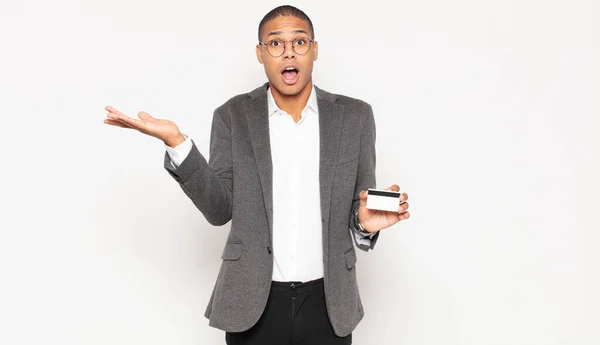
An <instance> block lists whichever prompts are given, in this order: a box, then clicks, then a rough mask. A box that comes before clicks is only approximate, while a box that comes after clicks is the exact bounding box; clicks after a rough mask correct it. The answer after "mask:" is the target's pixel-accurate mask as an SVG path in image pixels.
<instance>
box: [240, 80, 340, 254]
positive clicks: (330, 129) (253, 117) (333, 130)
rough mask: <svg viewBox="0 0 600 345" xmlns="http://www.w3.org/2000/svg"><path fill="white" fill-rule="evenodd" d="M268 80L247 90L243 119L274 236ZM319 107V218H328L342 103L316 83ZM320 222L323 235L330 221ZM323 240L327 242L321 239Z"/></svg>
mask: <svg viewBox="0 0 600 345" xmlns="http://www.w3.org/2000/svg"><path fill="white" fill-rule="evenodd" d="M267 88H268V83H266V84H265V85H263V86H261V87H259V88H257V89H256V90H254V91H252V92H251V93H250V98H249V99H247V100H245V101H244V102H243V104H244V111H245V114H246V123H247V125H248V132H249V134H250V140H251V142H252V149H253V151H254V157H255V159H256V165H257V167H258V175H259V178H260V183H261V189H262V194H263V200H264V203H265V210H266V212H267V221H268V224H269V233H270V235H271V238H273V161H272V158H271V141H270V140H271V139H270V135H269V114H268V105H267ZM315 91H316V93H317V104H318V107H319V115H318V117H319V140H320V151H319V183H320V193H321V200H320V202H321V218H322V219H324V220H328V219H329V212H330V205H331V188H332V186H333V177H334V171H335V162H336V159H337V156H338V151H339V143H340V137H341V134H342V131H341V129H342V125H343V119H344V118H343V115H344V106H343V105H340V104H336V103H335V101H336V99H337V98H336V97H335V96H334V95H332V94H330V93H328V92H325V91H323V90H321V89H319V88H317V87H316V86H315ZM325 224H326V225H327V226H325V225H324V226H323V235H324V237H323V238H327V236H326V234H327V231H328V229H329V222H328V221H327V222H326V223H325ZM324 244H326V243H324Z"/></svg>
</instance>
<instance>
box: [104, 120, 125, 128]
mask: <svg viewBox="0 0 600 345" xmlns="http://www.w3.org/2000/svg"><path fill="white" fill-rule="evenodd" d="M104 123H106V124H107V125H111V126H117V127H123V128H131V127H130V126H127V125H126V124H124V123H123V122H121V121H117V120H111V119H105V120H104Z"/></svg>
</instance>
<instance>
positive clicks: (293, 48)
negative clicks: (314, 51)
mask: <svg viewBox="0 0 600 345" xmlns="http://www.w3.org/2000/svg"><path fill="white" fill-rule="evenodd" d="M299 38H303V37H298V38H295V39H293V40H291V41H290V40H287V41H284V40H280V39H277V38H274V39H272V40H269V41H268V42H267V43H265V42H262V41H258V44H260V45H263V46H265V47H266V48H267V53H269V55H271V56H272V57H280V56H281V55H283V54H285V44H286V43H288V42H292V50H293V51H294V53H296V54H298V55H306V54H308V52H309V51H310V48H311V47H312V43H313V42H314V41H315V39H314V38H313V39H309V40H308V43H309V44H310V46H309V47H308V50H307V51H306V53H303V54H300V53H298V52H297V51H296V48H295V47H294V43H293V42H294V41H295V40H297V39H299ZM306 38H308V37H306ZM273 41H279V42H281V43H283V52H282V53H281V54H279V55H277V56H275V55H273V54H271V52H270V51H269V46H268V44H269V43H271V42H273Z"/></svg>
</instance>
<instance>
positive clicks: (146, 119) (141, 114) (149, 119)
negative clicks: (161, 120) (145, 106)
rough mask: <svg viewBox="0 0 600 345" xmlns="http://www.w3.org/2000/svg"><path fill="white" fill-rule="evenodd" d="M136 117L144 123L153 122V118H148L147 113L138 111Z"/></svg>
mask: <svg viewBox="0 0 600 345" xmlns="http://www.w3.org/2000/svg"><path fill="white" fill-rule="evenodd" d="M138 117H139V118H140V119H142V120H144V121H150V122H153V121H154V120H155V118H153V117H152V116H150V114H148V113H147V112H145V111H140V112H139V113H138Z"/></svg>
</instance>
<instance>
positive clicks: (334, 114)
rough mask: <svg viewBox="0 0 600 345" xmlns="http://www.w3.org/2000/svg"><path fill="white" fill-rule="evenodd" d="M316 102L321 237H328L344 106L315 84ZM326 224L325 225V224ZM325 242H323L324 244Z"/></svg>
mask: <svg viewBox="0 0 600 345" xmlns="http://www.w3.org/2000/svg"><path fill="white" fill-rule="evenodd" d="M315 90H316V92H317V104H318V107H319V140H320V152H319V182H320V191H321V218H322V219H323V220H325V222H324V226H323V238H324V239H326V238H328V237H327V236H326V235H327V231H328V229H329V212H330V210H331V208H330V206H331V188H332V186H333V177H334V172H335V162H336V161H337V156H338V151H339V143H340V137H341V134H342V125H343V120H344V116H343V115H344V109H345V108H344V106H343V105H340V104H337V103H335V101H336V99H337V98H336V97H335V96H334V95H332V94H330V93H328V92H325V91H323V90H321V89H319V88H317V87H316V86H315ZM325 225H326V226H325ZM326 244H327V243H324V245H326Z"/></svg>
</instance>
